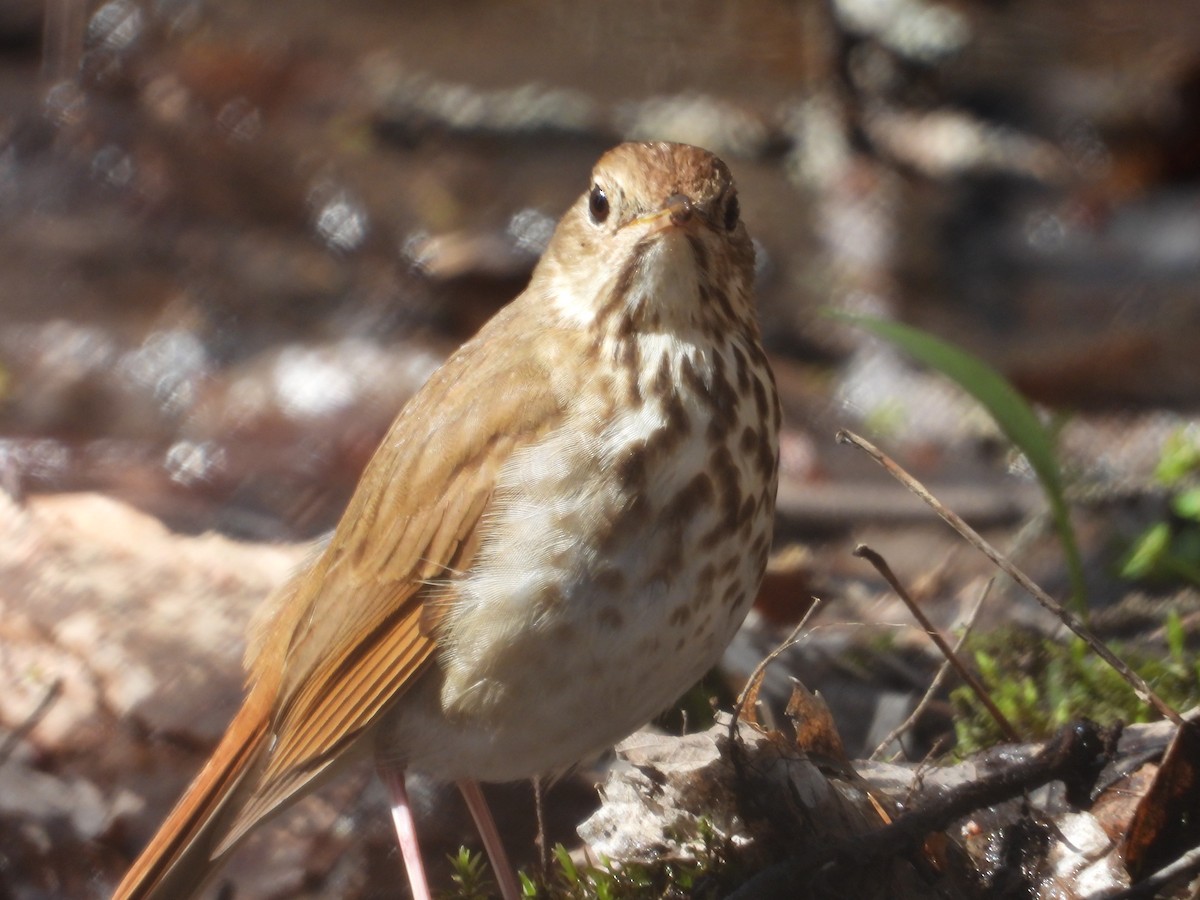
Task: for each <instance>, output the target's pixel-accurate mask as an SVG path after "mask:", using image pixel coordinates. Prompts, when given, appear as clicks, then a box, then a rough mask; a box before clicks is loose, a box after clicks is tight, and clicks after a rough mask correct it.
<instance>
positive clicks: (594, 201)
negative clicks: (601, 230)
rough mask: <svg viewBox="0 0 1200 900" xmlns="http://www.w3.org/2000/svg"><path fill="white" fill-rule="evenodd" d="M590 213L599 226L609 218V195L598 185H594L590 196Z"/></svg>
mask: <svg viewBox="0 0 1200 900" xmlns="http://www.w3.org/2000/svg"><path fill="white" fill-rule="evenodd" d="M588 212H590V213H591V214H592V221H593V222H595V223H596V224H597V225H599V224H600V223H601V222H603V221H604V220H605V219H607V218H608V195H607V194H605V193H604V188H602V187H600V185H598V184H593V185H592V192H591V194H589V195H588Z"/></svg>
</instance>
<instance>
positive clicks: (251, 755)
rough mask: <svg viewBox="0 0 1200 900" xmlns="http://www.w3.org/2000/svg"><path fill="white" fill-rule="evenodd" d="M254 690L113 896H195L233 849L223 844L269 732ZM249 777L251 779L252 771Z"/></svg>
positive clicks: (177, 899) (168, 899)
mask: <svg viewBox="0 0 1200 900" xmlns="http://www.w3.org/2000/svg"><path fill="white" fill-rule="evenodd" d="M256 699H257V698H255V697H254V695H253V694H252V695H251V697H250V698H248V699H247V702H246V703H245V705H244V706H243V707H242V709H241V712H239V713H238V715H237V716H236V717H235V718H234V720H233V722H232V723H231V724H230V726H229V729H228V730H227V731H226V732H225V736H224V737H223V738H222V739H221V742H220V744H218V745H217V749H216V751H215V752H214V753H213V755H212V758H211V759H209V761H208V763H207V764H205V766H204V768H203V769H201V770H200V774H199V775H197V776H196V779H195V780H194V781H193V782H192V784H191V786H190V787H189V788H188V789H187V791H186V792H185V793H184V795H183V797H182V798H181V799H180V801H179V802H178V803H177V804H175V808H174V809H173V810H172V811H171V814H170V815H169V816H168V817H167V820H166V821H165V822H164V823H163V825H162V827H161V828H159V830H158V833H157V834H156V835H155V836H154V838H153V839H152V840H151V841H150V843H149V845H147V847H146V849H145V850H143V851H142V854H141V856H139V857H138V858H137V860H136V861H135V862H134V864H133V866H132V868H130V870H129V872H128V873H126V875H125V878H124V879H123V880H122V881H121V883H120V885H119V886H118V887H117V890H116V893H115V894H113V900H181V898H185V897H191V896H193V895H194V894H196V893H197V892H198V891H199V890H200V888H201V887H203V885H204V884H205V882H207V881H208V879H209V878H210V877H212V875H213V874H215V873H216V871H217V869H218V868H219V867H220V864H221V861H222V860H223V859H224V857H225V856H226V855H227V854H228V853H229V852H231V851H232V850H233V847H232V846H225V847H222V844H224V843H225V834H226V831H227V830H228V829H229V827H230V825H231V824H232V822H233V820H234V819H235V818H236V816H237V813H238V811H239V807H240V806H241V801H240V800H239V799H238V798H239V797H244V796H246V792H245V790H244V789H246V788H249V789H252V788H253V784H254V781H255V779H256V777H257V775H256V773H255V772H254V770H255V769H256V768H257V766H256V762H257V761H258V760H260V759H261V757H262V749H263V747H264V744H265V741H266V737H267V733H268V722H269V718H268V710H269V704H264V703H256V702H254V701H255V700H256ZM248 774H249V775H250V778H249V780H247V775H248Z"/></svg>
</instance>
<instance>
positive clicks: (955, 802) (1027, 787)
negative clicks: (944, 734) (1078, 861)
mask: <svg viewBox="0 0 1200 900" xmlns="http://www.w3.org/2000/svg"><path fill="white" fill-rule="evenodd" d="M1119 737H1120V728H1119V727H1117V728H1111V729H1102V728H1100V727H1099V726H1097V725H1095V724H1094V723H1091V722H1086V721H1085V722H1078V723H1075V724H1074V725H1069V726H1067V727H1066V728H1064V729H1062V731H1060V732H1059V733H1058V735H1056V736H1055V737H1054V738H1053V739H1051V740H1050V741H1049V742H1047V743H1046V745H1045V746H1044V747H1043V748H1042V749H1041V751H1040V752H1038V753H1037V754H1035V755H1034V756H1032V757H1031V758H1029V759H1025V760H1022V761H1020V762H1015V763H1012V764H1011V765H1008V766H1006V767H1005V768H1003V769H1001V770H1000V771H997V772H995V773H994V774H991V775H987V776H984V777H982V778H979V779H976V780H974V781H971V782H968V783H965V784H963V785H962V786H961V787H959V788H957V789H955V790H952V791H948V792H940V793H935V794H933V795H932V796H931V798H930V799H929V800H927V801H926V802H925V803H922V804H920V805H918V806H917V807H916V808H915V809H913V810H911V811H909V812H906V813H904V814H902V815H900V816H898V817H896V819H895V820H893V821H892V822H891V823H890V824H888V825H884V826H883V827H881V828H876V829H874V830H872V831H868V832H866V833H864V834H860V835H856V836H854V837H848V838H843V839H841V840H836V841H830V842H819V843H816V844H813V843H810V844H808V845H807V846H806V847H805V849H804V852H803V853H801V854H800V855H798V856H795V857H792V858H791V859H788V860H785V861H784V862H781V863H778V864H776V865H774V866H772V867H770V868H768V869H764V870H763V871H762V872H759V873H758V874H757V875H755V876H754V877H753V878H751V879H750V880H749V881H748V882H746V883H745V884H743V885H742V886H741V887H740V888H738V889H737V890H736V891H734V893H733V894H732V895H730V898H729V900H750V898H754V900H773V898H776V897H778V898H783V897H794V896H796V885H797V884H810V885H811V884H814V883H816V882H820V883H821V884H822V885H823V886H826V887H836V882H837V879H838V878H839V877H845V876H846V875H847V873H854V872H862V871H863V869H864V868H865V867H869V866H871V865H873V864H875V863H876V862H877V861H879V860H883V859H888V858H893V857H896V856H899V855H902V854H905V853H910V852H912V851H913V850H915V849H916V848H917V847H919V846H920V845H921V843H922V842H923V841H924V840H925V838H926V837H927V836H928V835H929V834H932V833H934V832H938V831H942V830H944V829H945V828H948V827H949V826H950V824H951V823H952V822H954V821H956V820H958V819H961V818H962V817H963V816H965V815H968V814H969V813H971V812H973V811H975V810H977V809H983V808H985V807H988V806H994V805H995V804H997V803H1001V802H1003V801H1005V800H1009V799H1012V798H1013V797H1017V796H1020V795H1021V794H1023V793H1026V792H1028V791H1031V790H1033V789H1034V788H1037V787H1040V786H1041V785H1043V784H1048V783H1049V782H1051V781H1062V782H1063V783H1064V784H1065V785H1066V787H1067V796H1068V800H1069V802H1072V803H1074V804H1077V805H1082V804H1084V803H1086V802H1087V799H1088V798H1089V796H1090V793H1091V789H1092V787H1093V786H1094V784H1095V781H1096V778H1097V777H1098V776H1099V774H1100V772H1101V770H1102V769H1103V768H1104V766H1105V765H1106V764H1107V763H1108V762H1109V760H1111V758H1112V755H1113V754H1114V753H1115V752H1116V746H1117V739H1118V738H1119ZM813 894H814V895H820V896H836V895H837V893H836V891H832V890H830V891H828V892H827V893H824V894H822V893H820V892H819V891H813Z"/></svg>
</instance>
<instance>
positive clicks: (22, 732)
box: [0, 678, 62, 765]
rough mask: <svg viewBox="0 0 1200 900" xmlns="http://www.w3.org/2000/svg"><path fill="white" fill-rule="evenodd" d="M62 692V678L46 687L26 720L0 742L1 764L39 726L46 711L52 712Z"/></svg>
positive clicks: (6, 760)
mask: <svg viewBox="0 0 1200 900" xmlns="http://www.w3.org/2000/svg"><path fill="white" fill-rule="evenodd" d="M61 694H62V679H61V678H56V679H54V681H53V683H52V684H51V685H50V686H49V687H48V688H46V693H45V694H43V695H42V699H41V700H39V701H38V705H37V706H36V707H34V710H33V712H31V713H30V714H29V715H28V716H26V717H25V721H24V722H22V723H21V724H20V725H18V726H17V727H16V728H14V729H13V730H12V731H11V732H10V733H9V734H8V736H7V737H5V739H4V741H3V742H0V765H4V763H6V762H8V758H9V756H11V755H12V753H13V751H14V750H16V749H17V745H18V744H20V743H21V741H23V740H24V739H25V738H27V737H28V736H29V733H30V732H31V731H33V729H35V728H36V727H37V724H38V722H40V721H42V719H43V718H44V717H45V715H46V713H48V712H50V707H52V706H54V703H55V701H57V700H58V698H59V696H60V695H61Z"/></svg>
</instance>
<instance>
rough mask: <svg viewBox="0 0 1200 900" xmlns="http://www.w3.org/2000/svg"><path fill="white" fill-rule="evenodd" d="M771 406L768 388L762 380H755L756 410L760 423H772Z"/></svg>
mask: <svg viewBox="0 0 1200 900" xmlns="http://www.w3.org/2000/svg"><path fill="white" fill-rule="evenodd" d="M770 407H771V405H770V403H769V402H768V401H767V387H766V385H764V384H763V380H762V378H755V379H754V408H755V409H756V410H757V411H758V420H759V421H760V422H767V421H770V418H769V417H770V415H771V408H770Z"/></svg>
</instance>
